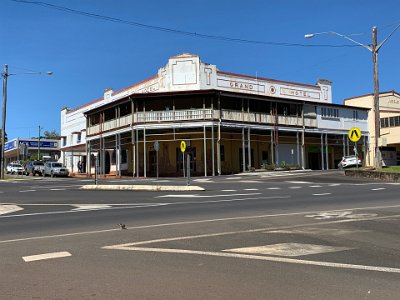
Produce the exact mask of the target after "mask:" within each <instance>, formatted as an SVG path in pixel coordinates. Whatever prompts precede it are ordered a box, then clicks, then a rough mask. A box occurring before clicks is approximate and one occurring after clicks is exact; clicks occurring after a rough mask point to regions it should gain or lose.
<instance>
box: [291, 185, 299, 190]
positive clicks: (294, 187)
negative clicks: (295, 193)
mask: <svg viewBox="0 0 400 300" xmlns="http://www.w3.org/2000/svg"><path fill="white" fill-rule="evenodd" d="M289 189H292V190H295V189H301V186H289Z"/></svg>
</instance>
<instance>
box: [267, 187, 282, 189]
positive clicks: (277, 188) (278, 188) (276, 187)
mask: <svg viewBox="0 0 400 300" xmlns="http://www.w3.org/2000/svg"><path fill="white" fill-rule="evenodd" d="M280 189H281V188H280V187H270V188H267V190H280Z"/></svg>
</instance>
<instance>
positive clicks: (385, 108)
mask: <svg viewBox="0 0 400 300" xmlns="http://www.w3.org/2000/svg"><path fill="white" fill-rule="evenodd" d="M344 104H345V105H351V106H357V107H364V108H368V109H370V111H369V114H368V126H369V127H368V131H369V132H370V139H371V143H370V148H369V155H368V157H369V161H368V165H369V166H373V165H374V160H375V111H374V109H373V108H374V94H368V95H363V96H357V97H353V98H348V99H345V100H344ZM379 119H380V136H379V137H378V146H379V149H380V152H381V159H382V165H383V166H393V165H399V164H400V94H399V93H397V92H395V91H390V92H382V93H379Z"/></svg>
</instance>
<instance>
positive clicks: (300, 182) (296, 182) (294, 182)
mask: <svg viewBox="0 0 400 300" xmlns="http://www.w3.org/2000/svg"><path fill="white" fill-rule="evenodd" d="M286 182H287V183H292V184H312V182H309V181H286Z"/></svg>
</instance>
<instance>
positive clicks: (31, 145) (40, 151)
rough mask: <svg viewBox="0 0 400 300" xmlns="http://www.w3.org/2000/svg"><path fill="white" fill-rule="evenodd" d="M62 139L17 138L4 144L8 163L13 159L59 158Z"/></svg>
mask: <svg viewBox="0 0 400 300" xmlns="http://www.w3.org/2000/svg"><path fill="white" fill-rule="evenodd" d="M60 155H61V151H60V141H59V140H54V139H40V141H39V140H38V139H28V138H16V139H13V140H11V141H8V142H7V143H5V144H4V158H5V163H6V165H7V164H8V163H9V162H12V161H25V160H30V159H37V158H38V157H40V159H44V160H55V161H56V160H58V159H59V158H60Z"/></svg>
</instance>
